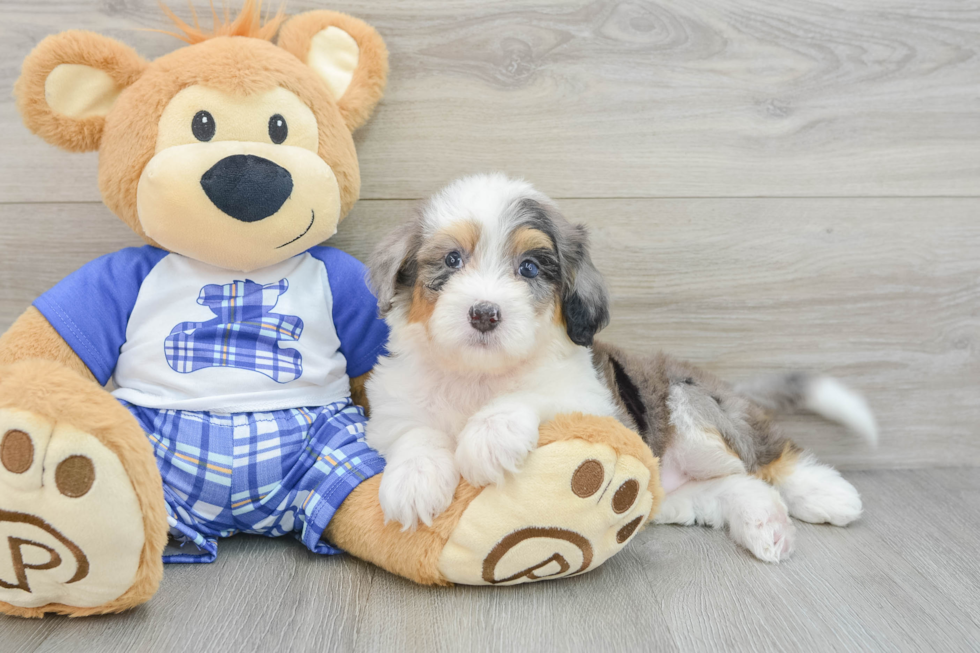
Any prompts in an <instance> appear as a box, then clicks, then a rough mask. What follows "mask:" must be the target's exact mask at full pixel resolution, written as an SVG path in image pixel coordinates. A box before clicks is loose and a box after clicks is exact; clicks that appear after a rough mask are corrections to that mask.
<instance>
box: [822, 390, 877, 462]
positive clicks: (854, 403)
mask: <svg viewBox="0 0 980 653" xmlns="http://www.w3.org/2000/svg"><path fill="white" fill-rule="evenodd" d="M804 407H805V408H806V409H807V410H809V411H811V412H814V413H816V414H817V415H820V416H821V417H824V418H826V419H829V420H832V421H834V422H838V423H839V424H843V425H844V426H846V427H848V428H849V429H851V430H853V431H854V432H855V433H857V434H858V435H860V436H861V437H862V438H864V439H865V440H866V441H867V442H868V443H869V444H872V445H875V444H877V443H878V423H877V422H876V421H875V416H874V413H872V412H871V409H870V408H869V407H868V404H867V402H865V400H864V397H862V396H861V395H859V394H858V393H856V392H854V391H853V390H851V389H850V388H848V387H847V386H846V385H844V384H843V383H841V382H840V381H838V380H837V379H835V378H833V377H830V376H821V377H817V378H816V379H814V380H813V383H812V384H811V385H810V387H809V388H807V392H806V400H805V404H804Z"/></svg>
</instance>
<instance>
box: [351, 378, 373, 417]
mask: <svg viewBox="0 0 980 653" xmlns="http://www.w3.org/2000/svg"><path fill="white" fill-rule="evenodd" d="M370 378H371V372H365V373H364V374H362V375H360V376H355V377H354V378H353V379H351V380H350V397H351V399H352V400H353V401H354V403H355V404H357V405H358V406H360V407H361V408H363V409H364V414H365V415H367V416H368V417H370V416H371V405H370V404H369V403H368V396H367V388H366V387H365V385H366V384H367V381H368V379H370Z"/></svg>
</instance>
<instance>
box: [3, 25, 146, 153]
mask: <svg viewBox="0 0 980 653" xmlns="http://www.w3.org/2000/svg"><path fill="white" fill-rule="evenodd" d="M145 68H146V62H145V61H143V59H141V58H140V56H139V55H138V54H136V52H135V51H134V50H133V49H132V48H130V47H129V46H127V45H123V44H122V43H120V42H119V41H115V40H113V39H110V38H108V37H105V36H100V35H99V34H94V33H92V32H83V31H70V32H62V33H61V34H55V35H53V36H49V37H47V38H46V39H44V40H43V41H41V42H40V43H39V44H38V46H37V47H36V48H34V51H33V52H31V53H30V54H29V55H27V59H25V60H24V66H23V68H22V69H21V73H20V79H18V80H17V84H16V85H15V86H14V93H15V94H16V96H17V107H18V108H19V109H20V115H21V117H22V118H23V120H24V124H25V125H27V128H28V129H30V130H31V131H32V132H34V133H35V134H37V135H38V136H40V137H41V138H43V139H44V140H46V141H47V142H49V143H51V144H52V145H57V146H58V147H63V148H64V149H66V150H71V151H73V152H87V151H89V150H96V149H98V148H99V142H100V141H101V140H102V128H103V126H104V124H105V116H106V114H107V113H109V109H111V108H112V105H113V103H114V102H115V101H116V98H117V97H119V93H121V92H122V90H123V89H124V88H126V87H127V86H129V85H130V84H132V83H133V82H134V81H136V79H137V78H138V77H139V76H140V75H141V74H142V73H143V70H144V69H145Z"/></svg>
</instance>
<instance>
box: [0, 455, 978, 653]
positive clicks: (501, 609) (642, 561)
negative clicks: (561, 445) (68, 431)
mask: <svg viewBox="0 0 980 653" xmlns="http://www.w3.org/2000/svg"><path fill="white" fill-rule="evenodd" d="M849 478H850V479H851V480H852V481H853V482H854V483H855V485H856V486H857V487H858V489H859V490H861V492H862V494H863V496H864V499H865V506H866V513H865V516H864V517H863V518H862V519H861V520H860V521H858V522H856V523H855V524H853V525H852V526H850V527H848V528H846V529H839V528H834V527H829V526H812V525H806V524H799V533H798V549H797V552H796V554H795V555H794V557H793V558H791V559H790V560H789V561H787V562H784V563H782V564H779V565H766V564H764V563H760V562H757V561H755V560H754V559H752V558H751V556H750V555H749V554H747V553H745V552H744V551H741V550H740V549H738V548H737V547H736V546H735V545H734V544H733V543H732V542H731V541H730V540H728V538H727V537H726V536H725V534H724V533H722V532H720V531H712V530H709V529H702V528H682V527H674V526H655V527H650V528H648V529H646V530H645V531H643V532H642V533H640V534H639V535H638V536H637V538H636V539H635V540H634V541H633V543H632V544H631V545H630V546H629V547H628V548H627V549H626V550H625V551H624V552H623V553H621V554H620V555H619V556H617V557H616V558H614V559H613V560H611V561H609V562H608V563H607V564H606V565H605V566H604V567H602V568H600V569H599V570H597V571H595V572H593V573H590V574H587V575H585V576H582V577H579V578H573V579H566V580H563V581H556V582H548V583H538V584H535V585H529V586H521V587H515V588H493V589H487V588H471V587H456V588H451V589H428V588H421V587H418V586H415V585H413V584H411V583H409V582H407V581H403V580H401V579H398V578H395V577H393V576H390V575H389V574H386V573H385V572H382V571H380V570H377V569H373V568H371V567H370V566H369V565H367V564H366V563H362V562H360V561H357V560H354V559H352V558H349V557H346V556H342V557H334V558H326V559H325V558H318V557H316V556H313V555H312V554H309V553H307V552H306V551H305V550H304V549H303V548H302V546H301V545H300V544H299V543H297V542H295V541H292V540H264V539H261V538H254V537H238V538H232V539H231V540H227V541H223V542H222V544H221V551H220V555H219V558H218V561H217V562H216V563H214V564H213V565H208V566H170V567H167V569H166V572H165V578H164V583H163V586H162V587H161V590H160V593H159V594H158V595H157V596H156V597H154V599H153V600H152V601H151V602H150V603H148V604H146V605H145V606H143V607H141V608H140V609H138V610H135V611H132V612H130V613H128V614H123V615H118V616H112V617H104V618H95V619H82V620H69V619H64V618H46V619H44V620H42V621H26V620H16V619H10V618H0V641H2V642H3V643H4V651H5V652H6V651H11V652H15V653H22V652H23V653H27V652H28V651H30V652H33V651H51V652H56V651H69V650H99V651H105V652H106V653H113V652H116V651H120V652H122V651H134V650H139V651H149V650H154V651H170V650H187V649H188V648H193V649H194V650H208V651H215V652H216V653H217V652H221V651H241V650H296V651H313V650H316V651H375V650H425V651H433V652H435V651H456V650H480V651H512V650H535V651H586V650H588V651H596V650H601V651H640V650H643V651H661V650H663V651H678V650H679V651H718V650H730V651H788V650H800V651H810V650H813V651H852V650H873V651H914V650H946V651H970V650H976V643H977V642H978V641H980V624H978V623H977V618H976V614H977V610H976V607H977V605H978V601H980V585H978V583H977V579H978V578H980V572H978V563H977V559H976V555H975V544H974V543H975V541H976V539H977V538H978V537H980V521H978V520H977V519H976V518H975V517H976V515H977V510H978V509H977V507H976V506H977V505H978V503H977V501H976V499H977V498H978V497H980V470H978V469H976V468H948V469H929V470H911V471H908V470H906V471H894V470H892V471H888V470H879V471H867V472H854V473H852V474H850V475H849ZM964 509H965V510H966V513H967V514H966V515H965V516H968V517H969V518H963V519H959V520H957V519H955V517H956V516H957V515H964V513H963V512H961V511H962V510H964ZM937 543H939V544H940V546H936V544H937ZM937 570H943V571H942V573H936V571H937Z"/></svg>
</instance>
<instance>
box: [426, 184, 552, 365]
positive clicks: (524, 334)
mask: <svg viewBox="0 0 980 653" xmlns="http://www.w3.org/2000/svg"><path fill="white" fill-rule="evenodd" d="M464 181H466V180H464ZM480 182H481V183H460V182H457V183H456V184H453V185H451V186H450V187H449V188H447V189H446V190H445V191H443V192H442V193H441V194H439V195H438V196H436V198H434V199H433V201H432V202H431V203H430V205H429V207H428V208H427V209H426V211H425V213H424V215H423V223H422V225H421V227H422V234H421V242H420V246H419V249H418V252H417V254H416V258H415V270H416V279H415V285H414V289H413V292H412V297H411V304H410V308H409V310H408V313H407V321H408V323H409V324H411V325H416V331H417V332H418V336H419V337H424V338H425V339H426V340H428V342H429V343H430V344H431V345H432V346H433V347H432V348H433V350H434V351H435V352H437V353H438V354H439V356H440V358H441V359H443V360H444V362H445V363H447V364H449V365H451V366H453V367H457V368H464V369H472V370H483V371H494V370H499V369H500V368H506V367H509V366H512V365H514V364H516V363H519V362H521V361H524V360H526V359H527V358H529V357H530V356H531V355H532V354H533V353H534V352H535V351H536V350H537V349H539V348H540V347H541V346H542V345H543V344H544V343H546V342H548V341H550V340H551V339H552V338H554V337H555V336H556V335H560V334H562V333H563V330H562V328H561V326H560V325H559V324H557V323H556V320H555V319H554V318H555V316H556V311H557V310H559V302H560V285H561V271H560V269H559V264H558V257H557V252H556V250H555V244H554V241H553V239H552V238H551V237H550V236H549V235H548V234H547V233H545V231H543V230H542V228H544V225H535V224H529V223H528V220H527V214H526V213H527V212H526V211H524V210H523V204H522V202H523V201H525V200H528V199H531V200H538V199H540V200H541V201H547V200H546V199H545V198H543V196H540V194H539V193H537V192H536V191H534V190H533V189H532V188H531V187H530V186H528V185H527V184H525V183H523V182H516V181H512V180H508V179H505V178H503V177H483V178H481V179H480ZM480 311H483V312H484V313H487V312H489V313H490V314H491V315H489V316H488V315H485V314H484V315H482V319H483V325H482V328H477V327H478V326H480V324H479V323H480V320H481V313H480Z"/></svg>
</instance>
